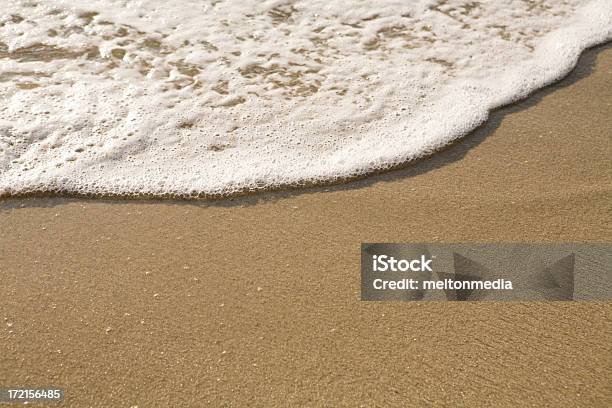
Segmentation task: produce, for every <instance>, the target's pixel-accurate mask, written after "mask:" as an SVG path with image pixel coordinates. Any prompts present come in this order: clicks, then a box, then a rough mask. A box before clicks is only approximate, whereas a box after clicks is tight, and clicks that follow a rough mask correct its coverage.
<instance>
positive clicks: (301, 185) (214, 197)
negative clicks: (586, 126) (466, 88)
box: [0, 41, 612, 202]
mask: <svg viewBox="0 0 612 408" xmlns="http://www.w3.org/2000/svg"><path fill="white" fill-rule="evenodd" d="M611 48H612V41H606V42H604V43H602V44H598V45H595V46H592V47H588V48H586V49H584V50H583V51H582V53H581V54H580V57H579V58H578V60H577V61H576V64H575V65H574V67H573V68H572V69H571V70H570V71H569V72H567V73H566V74H564V75H562V76H561V77H560V78H558V79H555V80H553V81H551V82H550V83H549V84H547V85H545V86H543V87H542V88H538V89H535V90H533V91H531V92H529V93H528V94H527V95H526V96H524V97H519V98H518V99H517V100H515V101H513V102H511V103H509V104H507V105H502V106H499V107H497V108H494V109H492V110H489V112H488V115H487V119H486V120H485V121H484V122H483V123H481V124H480V125H478V126H477V127H476V128H474V129H472V130H470V131H468V132H466V133H464V134H462V135H459V136H457V137H455V138H453V139H452V141H450V142H449V143H447V144H445V145H444V146H442V147H440V148H439V149H436V150H435V151H432V152H431V153H428V154H426V155H424V156H421V157H418V158H416V159H411V160H408V161H405V162H402V163H400V164H397V165H393V166H390V167H387V168H383V169H374V170H372V171H370V172H365V173H363V174H359V175H356V176H349V177H340V178H338V179H335V180H328V181H320V182H316V181H312V180H309V179H306V180H302V181H300V182H298V183H291V184H283V185H277V186H275V185H272V186H268V187H262V188H261V189H245V190H241V191H237V192H234V193H231V194H206V193H198V194H193V195H180V194H179V195H175V194H170V193H168V194H154V193H137V194H136V195H129V194H116V195H115V194H110V193H79V192H75V191H49V190H33V191H29V192H26V193H17V194H11V193H0V202H2V201H3V200H11V199H24V198H74V199H93V200H100V199H102V200H130V201H141V200H151V201H173V200H188V201H191V200H195V201H220V200H229V199H238V198H245V197H250V196H253V195H260V194H270V193H278V192H284V191H287V192H294V191H296V192H298V191H301V190H310V189H317V188H326V187H336V186H340V185H344V184H349V183H354V182H359V181H361V180H364V179H368V178H370V177H376V176H380V175H385V174H388V173H394V172H397V171H401V170H405V169H407V168H409V167H411V166H414V165H417V164H419V163H421V162H423V161H427V160H430V159H431V158H432V157H434V156H436V155H438V154H440V153H441V152H444V151H445V150H447V149H449V148H451V147H452V146H454V145H456V144H458V143H461V142H462V141H463V140H464V139H465V138H467V137H470V136H472V135H473V134H474V133H477V132H479V131H480V130H482V129H483V128H487V124H488V122H490V121H491V120H493V118H494V116H496V115H501V116H502V118H503V116H504V115H505V114H506V113H507V112H506V111H510V112H511V111H512V110H513V109H512V108H513V107H515V106H517V105H521V104H524V103H529V100H530V99H532V98H536V99H537V98H541V97H543V96H544V95H546V94H547V93H548V92H551V91H552V92H554V91H555V90H556V89H558V88H560V87H564V86H568V85H570V84H572V83H573V82H575V81H578V80H580V79H582V78H584V77H585V76H586V75H588V74H589V73H588V72H584V71H588V70H589V68H590V67H589V66H590V65H591V64H592V61H590V58H592V57H591V54H597V53H599V52H602V51H604V50H608V49H611ZM587 54H588V55H589V56H588V57H585V55H587ZM565 82H567V83H566V84H564V83H565ZM531 103H537V101H533V102H531Z"/></svg>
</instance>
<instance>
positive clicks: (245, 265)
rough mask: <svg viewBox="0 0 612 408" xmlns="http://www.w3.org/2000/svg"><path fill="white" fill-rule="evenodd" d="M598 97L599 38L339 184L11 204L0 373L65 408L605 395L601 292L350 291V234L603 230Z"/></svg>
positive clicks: (610, 88) (605, 189) (518, 400)
mask: <svg viewBox="0 0 612 408" xmlns="http://www.w3.org/2000/svg"><path fill="white" fill-rule="evenodd" d="M591 71H593V72H591ZM611 104H612V47H610V46H606V47H600V48H598V49H596V50H591V51H589V52H587V53H586V54H585V56H583V58H582V60H581V63H580V67H579V69H577V70H576V71H575V72H574V73H573V74H572V75H571V76H570V77H569V78H567V79H566V80H564V81H563V82H561V83H560V84H558V85H556V86H554V87H550V88H547V89H546V90H543V91H541V92H539V93H538V94H536V95H534V96H533V97H531V98H530V99H528V100H527V101H525V102H523V103H520V104H517V105H514V106H512V107H509V108H505V109H503V110H500V111H497V112H496V113H495V114H494V115H493V117H492V119H491V120H490V121H489V123H488V124H487V125H486V126H485V127H483V128H482V129H480V130H478V131H477V132H475V134H473V135H471V136H469V137H468V138H466V139H465V140H463V141H461V142H459V143H457V144H455V145H454V146H452V147H451V148H449V149H447V150H446V151H444V152H441V153H439V154H437V155H436V156H434V157H433V158H432V159H430V160H426V161H422V162H420V163H417V164H416V165H413V166H411V167H409V168H407V169H405V170H401V171H397V172H393V173H389V174H386V175H381V176H376V177H373V178H369V179H366V180H362V181H359V182H354V183H351V184H348V185H345V186H340V187H330V188H317V189H311V190H307V191H302V192H290V193H270V194H264V195H258V196H254V197H249V198H243V199H235V200H227V201H219V202H212V203H211V202H209V203H201V202H200V203H197V202H118V201H104V200H77V199H19V200H6V201H4V202H2V203H1V204H0V206H1V207H0V228H1V233H0V274H1V275H0V276H1V279H2V285H1V287H0V299H1V300H0V368H1V369H0V384H2V385H11V386H30V387H34V386H47V385H55V386H61V387H64V388H65V390H66V396H67V397H66V404H65V405H67V406H78V407H82V406H105V407H130V406H135V405H138V406H139V407H154V406H176V407H178V406H206V405H210V406H247V405H248V406H302V405H306V406H323V405H327V406H360V405H363V406H468V407H474V406H507V407H514V406H551V407H575V406H582V407H607V406H612V386H611V383H610V378H611V377H612V324H611V321H612V303H611V302H600V303H582V302H574V303H510V304H508V303H486V302H482V303H366V302H360V301H359V276H360V274H359V261H360V257H359V250H360V243H361V242H376V241H379V242H419V241H425V242H431V241H436V242H438V241H442V242H457V241H459V242H461V241H468V242H500V241H505V242H509V241H526V242H565V241H588V242H602V241H603V242H611V241H612V225H611V224H612V221H611V220H612V214H611V202H612V162H611V161H610V157H612V135H611V131H612V105H611ZM9 324H10V327H9Z"/></svg>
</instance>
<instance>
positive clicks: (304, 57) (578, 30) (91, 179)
mask: <svg viewBox="0 0 612 408" xmlns="http://www.w3.org/2000/svg"><path fill="white" fill-rule="evenodd" d="M3 9H4V10H3V13H4V14H1V15H0V101H1V103H0V196H1V195H4V196H6V195H20V194H28V193H32V192H62V193H72V194H97V195H128V196H129V195H134V196H138V195H152V196H166V195H174V196H185V197H187V196H224V195H231V194H235V193H238V192H243V191H252V190H260V189H267V188H275V187H279V186H289V185H301V184H305V183H321V182H331V181H334V180H341V179H346V178H351V177H356V176H360V175H364V174H367V173H371V172H375V171H379V170H383V169H387V168H391V167H394V166H397V165H398V164H401V163H404V162H407V161H410V160H413V159H416V158H419V157H422V156H424V155H427V154H430V153H432V152H435V151H436V150H437V149H440V148H441V147H443V146H444V145H446V144H448V143H449V142H451V141H453V140H455V139H457V138H459V137H461V136H463V135H465V134H466V133H468V132H469V131H471V130H473V129H474V128H475V127H477V126H478V125H480V124H481V123H483V122H484V121H485V120H486V119H487V116H488V113H489V111H491V110H492V109H494V108H496V107H499V106H502V105H504V104H508V103H511V102H513V101H515V100H517V99H520V98H523V97H525V96H526V95H528V94H529V93H530V92H532V91H533V90H535V89H538V88H540V87H543V86H545V85H547V84H549V83H551V82H553V81H555V80H558V79H559V78H561V77H563V76H564V75H566V74H567V73H568V72H569V71H570V70H571V69H572V68H573V67H574V66H575V64H576V62H577V60H578V57H579V56H580V53H581V52H582V51H583V50H584V49H585V48H587V47H590V46H593V45H596V44H598V43H601V42H605V41H607V40H610V39H611V38H612V2H611V1H609V0H593V1H583V0H565V1H557V0H497V1H465V0H420V1H414V2H408V1H401V0H380V1H376V2H373V1H370V0H335V1H329V0H308V1H307V0H294V1H290V0H287V1H284V0H273V1H261V0H209V1H204V0H174V1H163V0H137V1H136V0H92V1H88V2H83V1H81V0H48V1H44V2H33V1H30V0H27V1H26V0H7V1H4V2H3ZM517 149H520V146H517ZM509 154H512V152H509Z"/></svg>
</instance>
